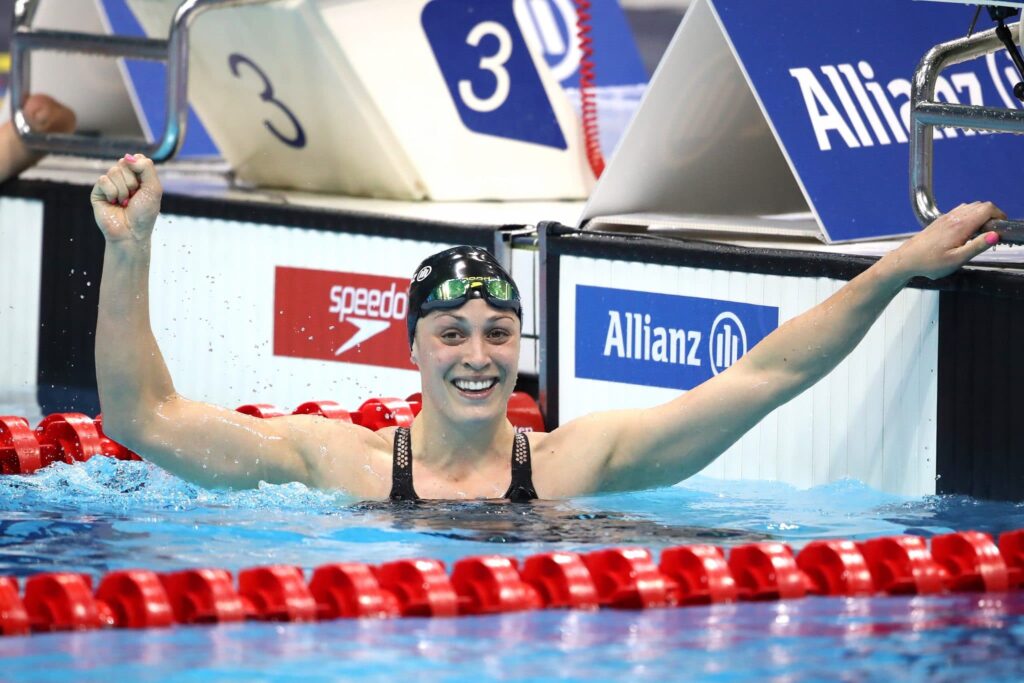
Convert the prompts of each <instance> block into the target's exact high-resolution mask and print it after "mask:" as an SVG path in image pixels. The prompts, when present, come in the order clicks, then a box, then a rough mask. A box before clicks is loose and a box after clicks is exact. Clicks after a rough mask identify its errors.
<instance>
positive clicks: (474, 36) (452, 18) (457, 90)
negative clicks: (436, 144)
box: [420, 0, 567, 149]
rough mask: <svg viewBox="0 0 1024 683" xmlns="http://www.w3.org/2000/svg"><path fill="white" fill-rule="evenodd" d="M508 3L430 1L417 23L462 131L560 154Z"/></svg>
mask: <svg viewBox="0 0 1024 683" xmlns="http://www.w3.org/2000/svg"><path fill="white" fill-rule="evenodd" d="M512 3H513V0H500V1H499V0H433V2H430V3H427V5H426V7H424V9H423V14H422V15H421V17H420V20H421V22H422V24H423V30H424V32H425V33H426V36H427V40H428V41H429V43H430V47H431V50H433V52H434V57H435V59H437V65H438V67H440V69H441V73H442V75H443V76H444V80H445V83H446V84H447V86H448V92H449V94H450V95H451V97H452V100H453V101H454V103H455V108H456V109H457V110H458V112H459V118H460V119H461V120H462V123H463V125H464V126H466V128H468V129H470V130H471V131H473V132H475V133H481V134H483V135H493V136H496V137H500V138H507V139H511V140H519V141H521V142H529V143H534V144H538V145H544V146H546V147H555V148H557V149H566V148H567V145H566V141H565V136H564V135H563V134H562V129H561V126H559V125H558V120H557V118H556V117H555V112H554V109H553V108H552V106H551V102H550V100H549V99H548V96H547V92H546V91H545V90H544V84H543V83H542V82H541V80H540V75H539V74H538V73H537V69H536V67H535V66H534V64H533V60H532V58H531V57H530V53H529V50H528V49H527V47H526V41H525V39H524V38H523V34H522V32H521V31H520V30H519V24H518V22H517V21H516V17H515V13H514V12H513V9H512Z"/></svg>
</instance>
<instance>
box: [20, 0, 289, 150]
mask: <svg viewBox="0 0 1024 683" xmlns="http://www.w3.org/2000/svg"><path fill="white" fill-rule="evenodd" d="M272 1H273V0H185V1H184V2H182V3H181V5H179V6H178V9H177V10H176V11H175V13H174V18H173V19H172V20H171V27H170V31H169V32H168V36H167V40H161V39H156V38H135V37H128V36H106V35H95V34H89V33H75V32H68V31H33V30H32V21H33V19H34V17H35V13H36V10H37V9H38V7H39V0H17V1H16V2H15V4H14V21H13V26H12V29H13V30H12V34H11V47H10V50H11V82H10V90H11V97H10V99H11V107H12V114H11V120H12V121H13V123H14V127H15V130H16V131H17V132H18V135H19V136H20V137H21V139H22V140H23V141H24V142H25V144H26V145H27V146H28V147H30V148H32V149H35V150H39V151H42V152H56V153H60V154H77V155H81V156H90V157H111V156H118V155H120V154H121V153H124V152H131V151H134V152H142V153H143V154H145V155H146V156H148V157H150V158H151V159H153V160H154V161H166V160H167V159H170V158H171V157H173V156H174V155H175V154H176V153H177V152H178V150H179V149H180V148H181V144H182V142H183V140H184V138H185V128H186V124H187V121H188V55H189V30H190V28H191V26H192V22H193V21H194V20H195V19H196V17H198V16H199V15H200V14H202V13H203V12H205V11H207V10H210V9H216V8H223V7H234V6H239V5H255V4H264V3H267V2H272ZM33 50H54V51H60V52H72V53H82V54H92V55H100V56H104V57H122V58H130V59H145V60H150V61H162V62H166V63H167V104H166V118H165V124H164V130H163V133H162V134H161V135H160V137H159V138H158V139H156V140H155V141H154V142H149V141H147V140H145V139H143V138H117V137H94V136H86V135H79V134H76V133H41V132H37V131H34V130H33V129H32V126H31V124H29V122H28V119H27V118H26V116H25V112H24V109H23V106H22V103H23V102H24V99H25V95H26V94H28V93H30V92H31V79H32V73H31V60H30V59H29V53H30V52H32V51H33Z"/></svg>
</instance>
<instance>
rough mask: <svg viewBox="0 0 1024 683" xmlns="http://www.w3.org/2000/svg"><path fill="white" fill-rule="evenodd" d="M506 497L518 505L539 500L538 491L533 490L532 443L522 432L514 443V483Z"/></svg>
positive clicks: (517, 435) (506, 492)
mask: <svg viewBox="0 0 1024 683" xmlns="http://www.w3.org/2000/svg"><path fill="white" fill-rule="evenodd" d="M504 497H505V498H508V499H509V500H511V501H513V502H516V503H523V502H526V501H528V500H536V499H537V490H536V489H534V488H533V465H532V464H531V463H530V441H529V439H527V438H526V434H523V433H521V432H519V433H516V438H515V441H513V442H512V483H511V484H509V487H508V491H505V496H504Z"/></svg>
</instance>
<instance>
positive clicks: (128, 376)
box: [91, 155, 380, 492]
mask: <svg viewBox="0 0 1024 683" xmlns="http://www.w3.org/2000/svg"><path fill="white" fill-rule="evenodd" d="M161 196H162V188H161V186H160V181H159V179H158V178H157V173H156V169H155V168H154V166H153V162H152V161H151V160H150V159H147V158H145V157H143V156H141V155H134V156H133V155H126V156H125V157H124V158H123V159H121V160H119V161H118V162H117V164H116V165H115V166H113V167H111V169H110V170H109V171H108V172H107V173H106V175H104V176H102V177H100V179H99V180H98V181H97V183H96V185H95V187H93V190H92V195H91V201H92V206H93V212H94V214H95V217H96V223H97V224H98V225H99V227H100V230H101V231H102V232H103V234H104V236H105V237H106V242H107V243H106V250H105V251H104V257H103V275H102V279H101V282H100V301H99V314H98V318H97V322H96V380H97V385H98V388H99V395H100V404H101V406H102V409H103V428H104V431H105V432H106V433H107V434H108V435H109V436H110V437H111V438H112V439H115V440H116V441H118V442H120V443H123V444H124V445H125V446H127V447H129V448H131V449H132V450H134V451H136V452H138V453H139V454H141V455H142V456H143V457H145V458H146V459H147V460H150V461H152V462H154V463H156V464H157V465H159V466H161V467H163V468H164V469H167V470H169V471H171V472H173V473H174V474H176V475H178V476H181V477H183V478H185V479H188V480H190V481H193V482H195V483H198V484H200V485H204V486H218V487H222V486H228V487H253V486H256V485H258V484H259V482H260V481H266V482H270V483H284V482H291V481H300V482H304V483H306V484H309V485H313V486H324V485H328V486H336V485H338V483H339V482H341V483H344V482H345V481H346V480H348V479H351V477H350V476H346V472H344V471H341V472H337V471H334V468H335V467H337V466H341V467H344V465H343V464H340V463H338V464H336V463H334V462H332V459H330V458H329V457H328V454H327V453H326V452H325V450H326V449H325V448H323V444H325V443H327V442H330V443H332V444H333V445H336V446H340V447H341V448H342V449H344V450H347V451H348V452H350V453H351V452H352V451H353V450H359V449H362V450H364V451H366V450H367V447H368V446H370V448H372V446H373V444H368V443H366V442H367V441H368V439H371V438H377V439H379V438H380V437H376V436H375V435H373V433H372V432H369V431H368V430H364V429H361V428H359V427H354V426H352V425H344V424H340V423H336V422H328V421H326V420H323V419H321V418H314V417H309V416H294V417H290V418H275V419H273V420H261V419H259V418H254V417H250V416H247V415H242V414H241V413H238V412H236V411H233V410H228V409H225V408H220V407H218V406H214V405H210V404H206V403H200V402H197V401H191V400H188V399H186V398H183V397H182V396H180V395H179V394H178V393H177V392H176V391H175V388H174V383H173V382H172V380H171V375H170V372H169V371H168V369H167V365H166V363H165V362H164V359H163V355H162V354H161V353H160V348H159V346H158V345H157V342H156V338H155V336H154V335H153V330H152V327H151V323H150V316H149V265H150V253H151V251H152V241H151V235H152V232H153V227H154V225H155V223H156V218H157V215H158V214H159V211H160V199H161ZM362 432H365V434H364V433H362ZM339 442H340V443H339ZM353 460H355V458H353ZM345 469H347V468H345ZM355 488H360V487H359V486H358V485H356V486H355ZM354 492H358V491H354Z"/></svg>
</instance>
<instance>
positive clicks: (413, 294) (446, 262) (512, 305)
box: [406, 246, 523, 347]
mask: <svg viewBox="0 0 1024 683" xmlns="http://www.w3.org/2000/svg"><path fill="white" fill-rule="evenodd" d="M464 278H496V279H498V280H502V281H503V282H506V283H508V284H510V285H511V292H512V294H513V295H514V298H508V299H503V300H500V301H499V300H497V299H496V298H495V297H494V296H492V295H490V294H489V293H488V291H487V288H486V287H480V288H473V289H471V290H469V291H467V292H466V293H465V295H463V296H462V297H459V298H458V299H454V300H452V301H451V303H452V304H453V305H452V306H451V307H452V308H455V307H457V306H461V305H462V304H464V303H465V302H466V301H467V300H468V299H470V298H473V297H475V296H479V297H481V298H483V299H484V300H485V301H487V303H488V304H490V305H491V306H494V307H497V308H505V309H508V310H511V311H513V312H515V314H516V316H517V317H518V318H519V320H520V321H522V319H523V307H522V305H521V304H520V301H519V288H518V287H516V283H515V281H514V280H513V279H512V276H511V275H509V274H508V271H506V270H505V269H504V268H502V267H501V264H500V263H498V261H497V259H495V258H494V257H493V256H491V253H490V252H489V251H487V250H486V249H483V248H481V247H470V246H463V247H453V248H451V249H446V250H445V251H442V252H440V253H437V254H434V255H433V256H428V257H427V258H426V259H424V260H423V262H422V263H421V264H420V265H419V267H418V268H416V273H415V274H414V275H413V276H412V281H411V282H410V283H409V315H408V317H407V318H406V324H407V325H408V328H409V346H410V347H411V346H412V340H413V337H414V336H415V333H416V323H417V322H418V321H419V319H420V317H421V316H422V315H423V312H424V311H423V304H424V303H426V302H427V299H428V298H429V297H430V295H431V294H432V293H434V291H435V290H436V289H437V288H438V287H439V286H441V285H442V284H444V283H445V282H447V281H449V280H460V279H464Z"/></svg>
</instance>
